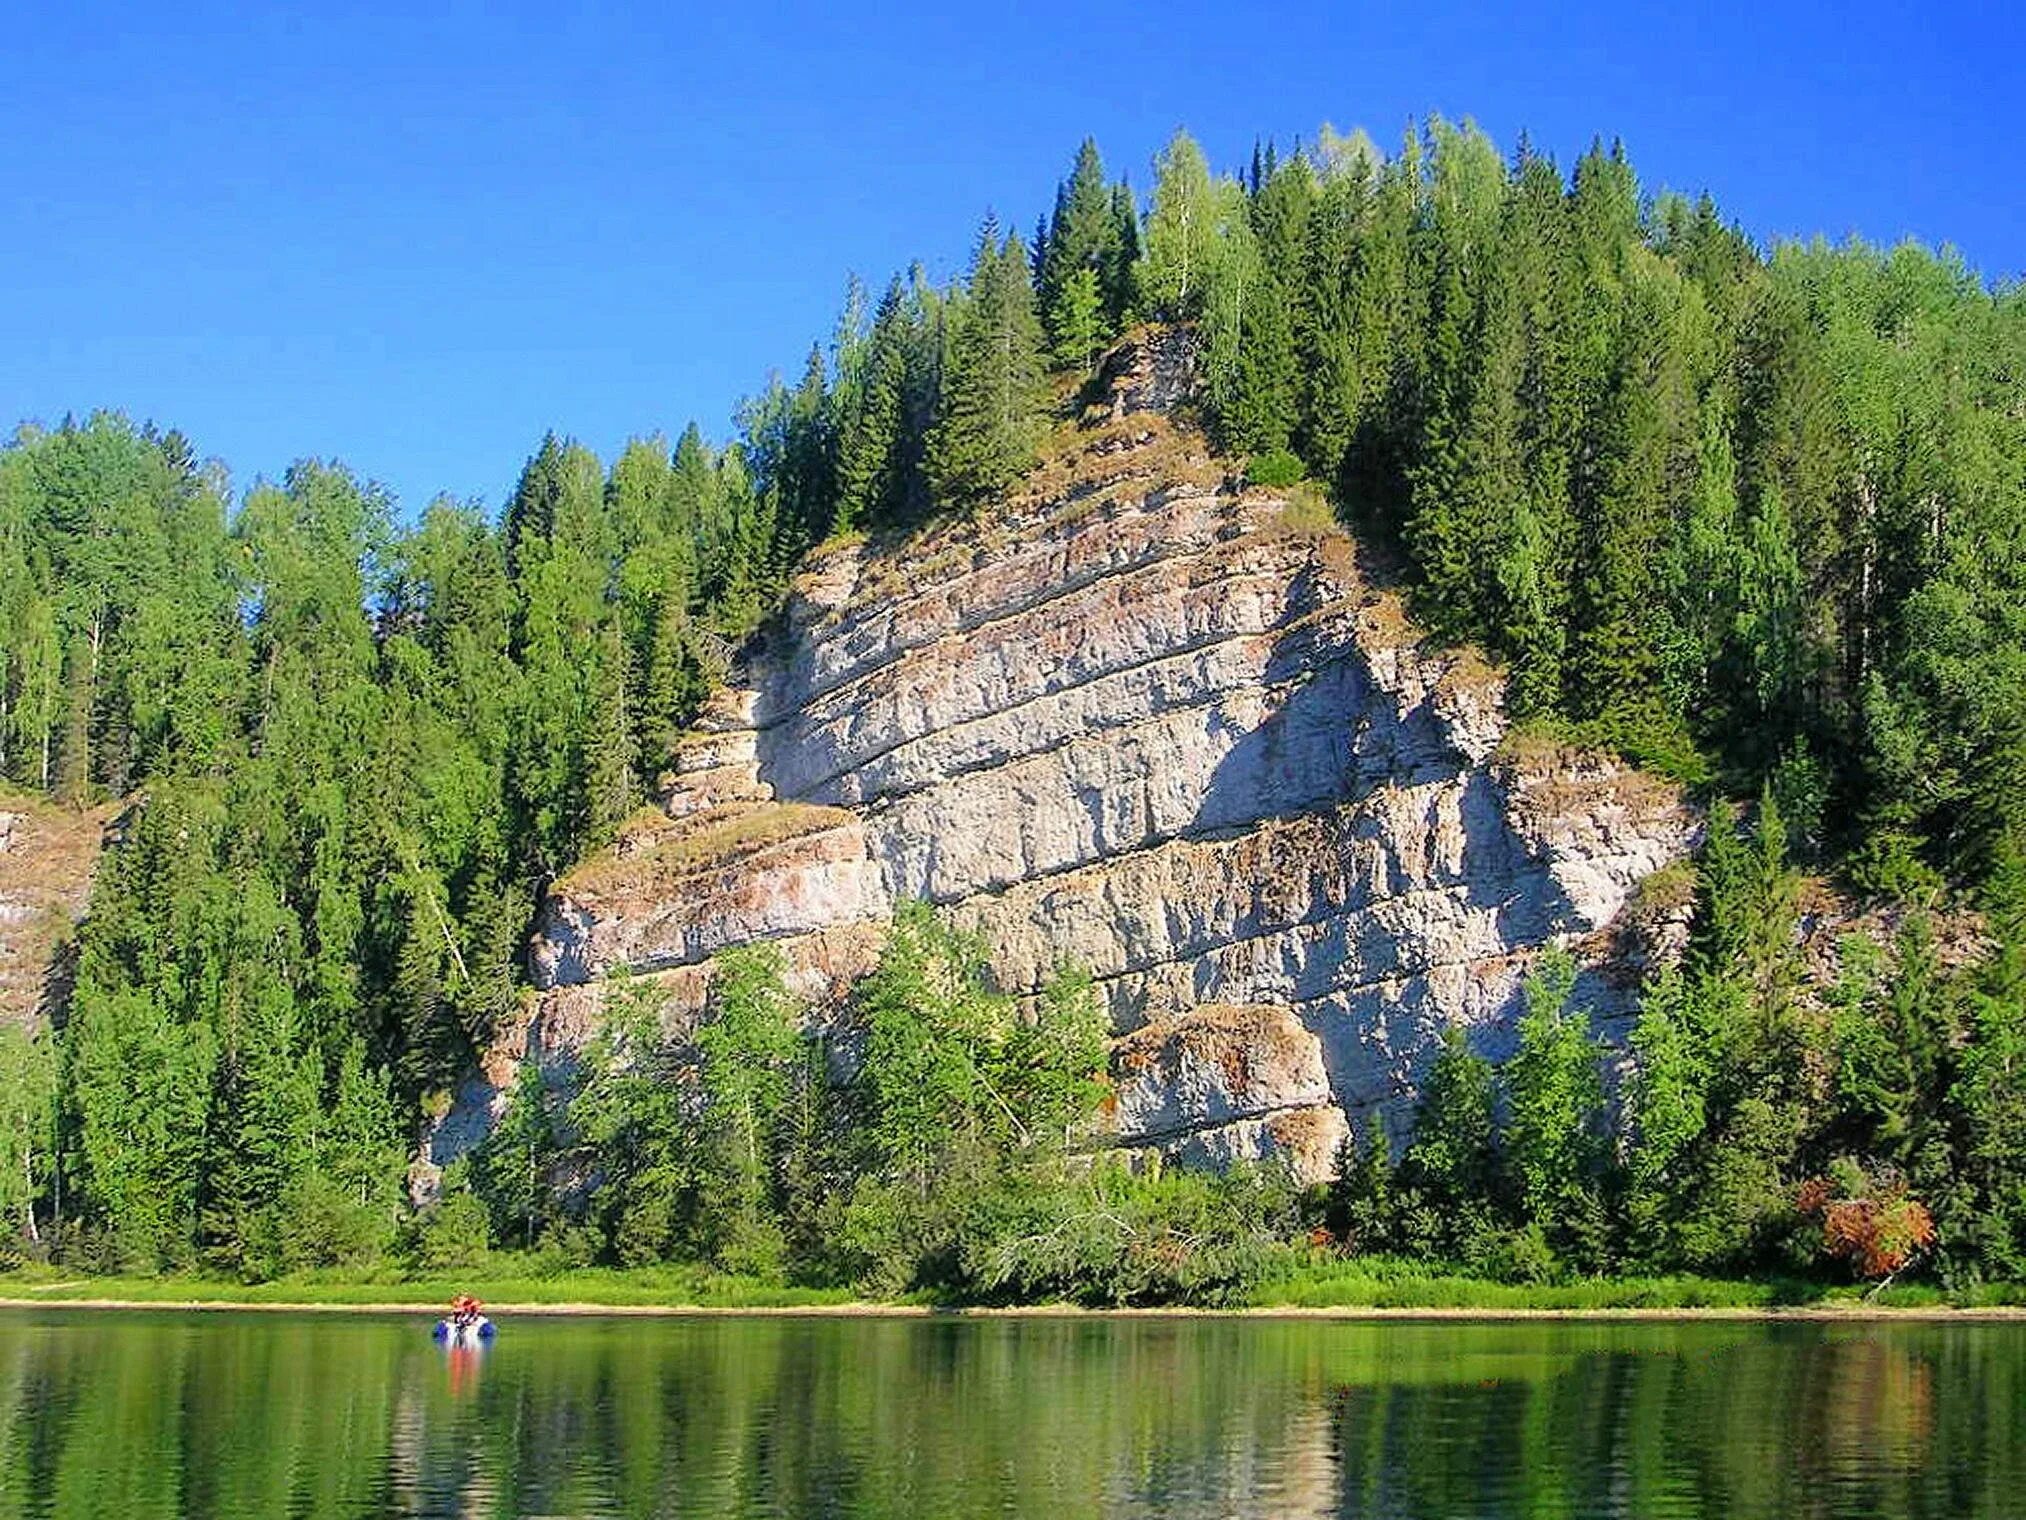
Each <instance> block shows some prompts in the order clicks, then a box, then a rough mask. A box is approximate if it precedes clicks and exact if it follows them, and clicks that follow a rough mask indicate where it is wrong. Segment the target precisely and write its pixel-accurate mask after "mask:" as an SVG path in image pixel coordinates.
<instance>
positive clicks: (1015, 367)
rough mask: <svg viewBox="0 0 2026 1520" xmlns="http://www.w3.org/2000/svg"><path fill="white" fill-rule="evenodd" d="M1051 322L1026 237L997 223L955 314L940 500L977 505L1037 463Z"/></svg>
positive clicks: (941, 432)
mask: <svg viewBox="0 0 2026 1520" xmlns="http://www.w3.org/2000/svg"><path fill="white" fill-rule="evenodd" d="M1047 405H1048V392H1047V382H1046V377H1045V375H1044V373H1043V370H1042V363H1041V324H1040V321H1039V319H1038V318H1037V317H1036V315H1035V311H1034V293H1033V290H1032V288H1031V286H1030V285H1029V284H1028V279H1027V260H1026V257H1025V256H1024V255H1023V253H1022V252H1021V249H1020V245H1019V242H1018V241H1017V240H1016V239H1012V238H1008V239H1006V240H1004V241H1001V240H1000V238H999V236H998V229H997V226H996V224H995V223H993V222H992V221H991V220H989V219H988V220H987V221H986V223H985V227H984V230H983V232H982V233H981V234H980V236H979V239H978V247H977V252H976V254H975V255H974V257H973V259H972V262H971V276H970V279H969V281H968V283H967V286H966V290H965V298H964V301H963V304H962V306H961V307H960V308H959V309H958V310H957V311H956V312H955V313H954V314H953V316H952V319H951V331H950V339H949V353H948V358H947V361H946V366H945V370H944V374H943V380H942V395H941V400H940V406H939V409H938V415H937V418H936V423H935V428H934V431H933V432H932V434H931V435H930V438H929V472H930V478H931V482H932V485H933V487H934V490H935V493H936V496H937V498H938V499H939V500H940V501H942V502H945V503H947V504H949V505H952V506H968V505H972V504H975V503H977V502H979V501H982V500H984V499H986V498H988V497H991V496H993V495H996V494H997V493H999V492H1000V491H1003V490H1004V489H1005V488H1006V487H1007V486H1009V485H1011V484H1012V483H1013V482H1014V481H1015V480H1017V479H1018V478H1019V477H1020V475H1021V474H1022V473H1024V472H1025V471H1026V470H1027V468H1028V467H1029V466H1030V465H1031V464H1032V463H1033V462H1034V454H1035V449H1036V448H1037V446H1038V445H1039V443H1040V441H1041V436H1042V434H1043V432H1044V431H1045V429H1046V427H1047Z"/></svg>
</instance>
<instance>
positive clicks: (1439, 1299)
mask: <svg viewBox="0 0 2026 1520" xmlns="http://www.w3.org/2000/svg"><path fill="white" fill-rule="evenodd" d="M458 1292H470V1293H474V1294H476V1295H477V1296H478V1297H479V1298H481V1299H483V1300H484V1301H485V1302H486V1304H487V1305H488V1306H489V1307H491V1308H492V1309H494V1310H496V1311H498V1312H500V1313H503V1314H523V1315H558V1316H566V1315H725V1314H755V1315H824V1316H839V1317H855V1318H921V1317H928V1316H956V1315H961V1316H973V1317H1039V1316H1052V1315H1055V1316H1086V1315H1096V1314H1112V1315H1128V1316H1172V1315H1210V1316H1223V1317H1250V1318H1296V1319H1514V1320H1522V1319H1601V1320H1643V1319H1734V1320H1745V1319H1829V1320H1860V1319H1914V1320H1940V1321H1975V1320H1994V1321H1995V1320H2026V1291H2022V1289H2021V1286H2020V1285H2018V1284H2000V1285H1993V1286H1989V1287H1986V1288H1983V1289H1980V1290H1978V1291H1976V1292H1975V1293H1971V1294H1964V1295H1958V1296H1956V1297H1953V1298H1951V1297H1949V1296H1947V1295H1945V1294H1943V1293H1942V1292H1941V1290H1939V1289H1937V1288H1934V1287H1930V1286H1925V1285H1918V1284H1916V1285H1912V1286H1903V1287H1892V1288H1888V1289H1886V1290H1885V1291H1883V1292H1881V1293H1876V1294H1867V1293H1866V1292H1865V1291H1864V1290H1862V1289H1859V1288H1856V1287H1850V1286H1841V1285H1834V1286H1832V1285H1824V1284H1817V1283H1805V1282H1794V1281H1786V1280H1773V1281H1740V1280H1728V1279H1720V1278H1698V1277H1666V1278H1612V1279H1598V1280H1585V1281H1579V1282H1570V1283H1560V1284H1512V1283H1497V1282H1489V1281H1485V1280H1482V1279H1477V1278H1471V1277H1466V1276H1461V1275H1455V1274H1442V1273H1431V1272H1427V1271H1425V1270H1422V1269H1419V1268H1414V1267H1411V1266H1408V1265H1406V1264H1401V1263H1394V1262H1384V1261H1380V1262H1344V1263H1331V1264H1328V1265H1326V1266H1323V1267H1318V1268H1312V1269H1309V1270H1307V1271H1305V1272H1303V1273H1302V1274H1300V1275H1297V1276H1292V1277H1288V1278H1282V1279H1276V1280H1272V1281H1268V1282H1265V1283H1262V1284H1260V1285H1259V1286H1258V1287H1257V1288H1255V1289H1254V1290H1253V1291H1252V1292H1251V1293H1250V1294H1248V1295H1247V1296H1246V1297H1245V1298H1243V1299H1242V1300H1240V1301H1238V1302H1234V1303H1231V1304H1227V1305H1221V1306H1200V1305H1192V1306H1155V1307H1126V1308H1112V1307H1104V1306H1092V1305H1083V1304H1072V1303H1037V1304H985V1305H980V1304H951V1303H943V1302H938V1301H936V1300H934V1299H930V1298H926V1297H909V1298H903V1299H897V1300H874V1301H868V1300H865V1299H861V1298H858V1297H855V1296H854V1295H853V1294H852V1293H851V1291H850V1290H849V1289H845V1288H801V1287H790V1286H784V1285H782V1284H778V1283H769V1282H763V1281H758V1280H754V1279H748V1278H739V1277H731V1276H725V1275H721V1274H714V1273H706V1272H701V1271H696V1270H693V1269H691V1270H685V1269H675V1268H657V1269H643V1270H639V1271H630V1272H629V1271H620V1270H610V1269H601V1268H577V1269H572V1270H566V1271H561V1272H556V1273H553V1274H550V1275H545V1276H541V1277H530V1276H519V1275H510V1274H488V1273H485V1272H483V1271H479V1272H473V1273H471V1274H470V1275H469V1276H467V1277H464V1278H457V1279H453V1278H449V1277H436V1276H430V1277H427V1278H420V1277H416V1278H406V1277H395V1276H391V1275H389V1276H383V1277H375V1276H367V1277H364V1278H357V1277H355V1278H349V1279H347V1278H338V1277H335V1276H330V1275H326V1274H303V1275H300V1276H295V1277H289V1278H284V1279H279V1280H277V1281H273V1282H265V1283H244V1282H238V1281H234V1280H232V1279H229V1278H217V1277H202V1276H170V1277H95V1276H85V1275H78V1274H60V1273H56V1272H53V1271H48V1270H38V1271H31V1272H17V1273H0V1309H19V1308H33V1307H66V1308H76V1309H191V1310H248V1309H250V1310H269V1311H281V1312H290V1313H341V1314H426V1313H433V1312H435V1311H437V1310H438V1309H439V1308H440V1307H441V1306H442V1305H443V1304H445V1303H447V1302H448V1301H449V1299H450V1297H451V1296H452V1295H453V1294H454V1293H458Z"/></svg>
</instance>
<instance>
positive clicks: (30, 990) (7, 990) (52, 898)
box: [0, 794, 123, 1021]
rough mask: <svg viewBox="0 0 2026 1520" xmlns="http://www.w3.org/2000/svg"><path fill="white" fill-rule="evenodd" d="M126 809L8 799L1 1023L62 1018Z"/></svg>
mask: <svg viewBox="0 0 2026 1520" xmlns="http://www.w3.org/2000/svg"><path fill="white" fill-rule="evenodd" d="M122 806H123V805H122V804H119V803H108V804H103V805H101V806H99V807H96V808H91V809H85V810H77V809H71V808H65V807H59V806H56V805H54V804H52V803H49V802H46V801H44V800H43V799H41V798H39V797H29V796H24V795H19V794H15V795H10V796H5V797H0V1019H6V1020H14V1021H39V1020H46V1019H49V1018H52V1017H55V1016H56V1015H57V1014H58V1013H59V1011H60V1009H61V1006H62V1004H63V1001H64V999H65V997H66V996H67V994H68V992H69V985H70V969H71V959H72V957H71V955H70V944H71V941H72V936H73V931H74V930H75V929H76V926H77V923H78V921H79V920H80V919H81V918H83V916H84V910H85V905H86V903H87V902H88V901H89V900H90V897H91V880H92V874H93V872H94V871H96V870H97V868H98V861H99V855H100V852H101V850H102V848H103V846H104V843H105V836H106V833H107V830H108V828H109V827H110V826H111V824H112V820H113V819H114V817H115V816H116V815H117V814H118V813H119V812H120V811H121V810H122Z"/></svg>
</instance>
